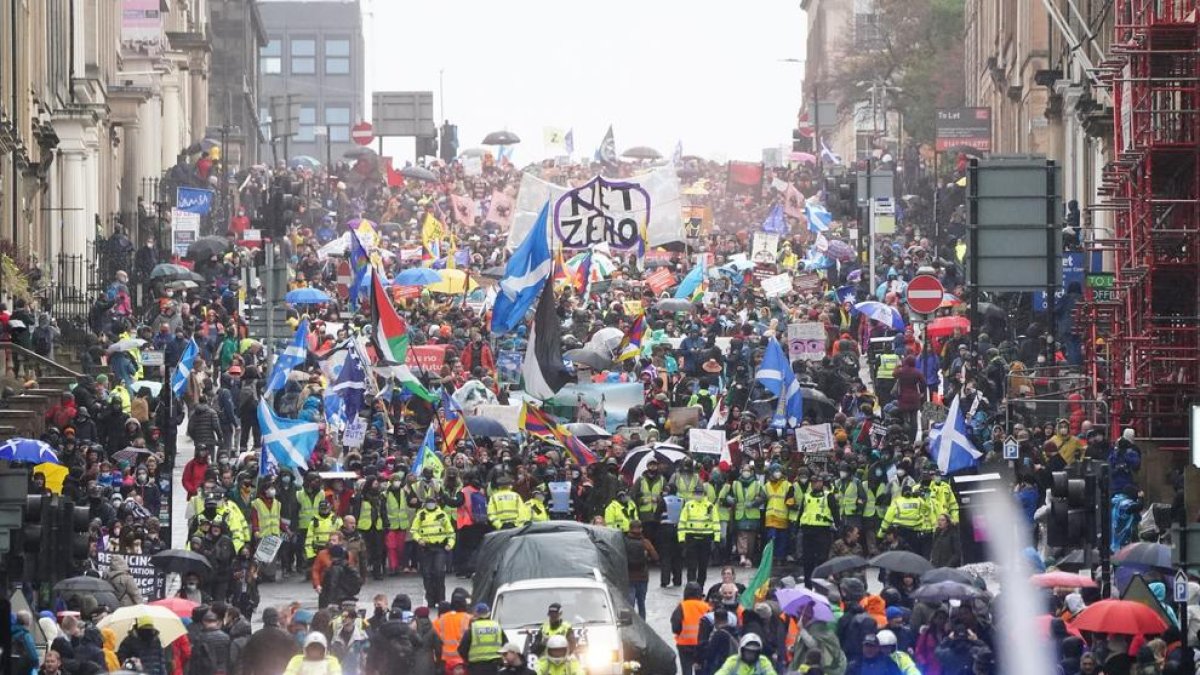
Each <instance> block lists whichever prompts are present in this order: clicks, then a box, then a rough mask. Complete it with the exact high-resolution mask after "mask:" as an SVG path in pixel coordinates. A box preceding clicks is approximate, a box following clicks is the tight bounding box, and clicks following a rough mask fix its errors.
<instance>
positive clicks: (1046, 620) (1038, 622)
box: [1033, 614, 1083, 638]
mask: <svg viewBox="0 0 1200 675" xmlns="http://www.w3.org/2000/svg"><path fill="white" fill-rule="evenodd" d="M1057 618H1058V617H1055V616H1050V615H1049V614H1043V615H1041V616H1035V617H1033V627H1034V629H1035V632H1036V633H1037V634H1038V635H1040V636H1042V637H1044V638H1048V637H1050V622H1051V621H1053V620H1054V619H1057ZM1063 624H1064V625H1065V626H1066V627H1067V634H1068V635H1074V636H1075V637H1077V638H1083V633H1081V632H1080V631H1079V629H1078V628H1076V627H1075V626H1072V625H1071V624H1069V623H1066V622H1065V621H1064V622H1063Z"/></svg>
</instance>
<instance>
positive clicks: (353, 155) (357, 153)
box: [342, 147, 376, 159]
mask: <svg viewBox="0 0 1200 675" xmlns="http://www.w3.org/2000/svg"><path fill="white" fill-rule="evenodd" d="M375 156H376V154H375V151H374V150H372V149H371V148H366V147H360V148H350V149H349V150H347V151H345V152H343V153H342V157H345V158H346V159H363V158H367V157H375Z"/></svg>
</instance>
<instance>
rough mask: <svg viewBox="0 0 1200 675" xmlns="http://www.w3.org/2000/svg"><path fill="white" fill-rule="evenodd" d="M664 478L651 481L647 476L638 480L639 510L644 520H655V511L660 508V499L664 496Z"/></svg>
mask: <svg viewBox="0 0 1200 675" xmlns="http://www.w3.org/2000/svg"><path fill="white" fill-rule="evenodd" d="M665 484H666V483H665V481H663V479H662V476H658V477H656V478H655V479H654V480H650V479H648V478H646V477H645V476H642V477H641V478H639V479H638V491H637V510H638V515H640V516H641V518H642V520H653V519H654V511H655V509H657V508H658V498H659V497H661V496H662V493H663V486H664V485H665Z"/></svg>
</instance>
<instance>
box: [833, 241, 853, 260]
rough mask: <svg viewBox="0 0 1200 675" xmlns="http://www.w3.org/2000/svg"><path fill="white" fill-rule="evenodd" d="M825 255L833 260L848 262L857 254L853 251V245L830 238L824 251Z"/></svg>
mask: <svg viewBox="0 0 1200 675" xmlns="http://www.w3.org/2000/svg"><path fill="white" fill-rule="evenodd" d="M825 255H827V256H829V257H830V258H833V259H834V260H840V261H842V262H849V261H851V260H854V259H855V258H856V257H857V256H858V254H857V253H855V252H854V247H852V246H850V244H847V243H846V242H844V241H842V240H841V239H831V240H830V241H829V248H828V249H826V251H825Z"/></svg>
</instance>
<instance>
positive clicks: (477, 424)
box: [467, 415, 511, 438]
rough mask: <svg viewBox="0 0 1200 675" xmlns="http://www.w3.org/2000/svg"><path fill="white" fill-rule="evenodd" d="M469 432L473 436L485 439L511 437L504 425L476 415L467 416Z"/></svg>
mask: <svg viewBox="0 0 1200 675" xmlns="http://www.w3.org/2000/svg"><path fill="white" fill-rule="evenodd" d="M467 431H470V432H471V435H473V436H482V437H483V438H508V437H509V436H510V435H511V434H509V433H508V429H505V428H504V425H503V424H500V422H498V421H496V420H495V419H493V418H491V417H481V416H475V415H468V416H467Z"/></svg>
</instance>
